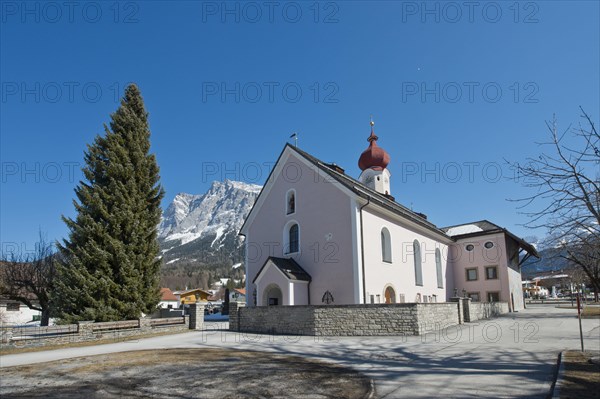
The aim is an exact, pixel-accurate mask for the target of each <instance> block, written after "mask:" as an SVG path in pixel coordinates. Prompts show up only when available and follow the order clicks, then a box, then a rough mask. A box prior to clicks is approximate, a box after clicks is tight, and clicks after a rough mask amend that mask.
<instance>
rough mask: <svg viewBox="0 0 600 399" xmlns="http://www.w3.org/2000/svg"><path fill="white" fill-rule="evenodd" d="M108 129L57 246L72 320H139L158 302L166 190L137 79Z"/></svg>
mask: <svg viewBox="0 0 600 399" xmlns="http://www.w3.org/2000/svg"><path fill="white" fill-rule="evenodd" d="M104 130H105V134H104V135H103V136H100V135H98V136H96V138H95V140H94V143H93V144H92V145H88V148H87V151H86V152H85V157H84V159H85V166H84V167H83V169H82V170H83V174H84V176H85V181H81V182H79V185H78V186H77V187H76V189H75V194H76V197H77V199H76V200H74V201H73V204H74V206H75V210H76V212H77V216H76V218H75V219H74V220H73V219H70V218H67V217H64V216H63V220H64V222H65V223H66V224H67V226H68V228H69V237H68V239H65V240H63V243H62V244H59V245H58V247H59V251H60V254H61V255H62V256H61V262H60V263H59V265H58V266H57V274H58V279H57V280H58V281H57V282H56V287H55V290H54V293H53V305H54V306H53V309H54V311H55V313H56V314H55V316H56V317H58V318H59V319H60V320H61V321H62V322H66V323H69V322H74V321H78V320H95V321H114V320H124V319H135V318H138V317H140V315H141V313H146V314H148V313H151V312H152V311H154V309H155V308H156V306H157V304H158V302H159V287H158V282H159V271H160V259H159V258H158V255H159V246H158V241H157V226H158V223H159V222H160V216H161V209H160V202H161V199H162V197H163V195H164V191H163V189H162V187H161V186H160V184H159V179H160V177H159V168H158V165H157V162H156V158H155V156H154V155H153V154H151V153H150V130H149V127H148V113H147V112H146V110H145V108H144V102H143V100H142V97H141V94H140V91H139V89H138V87H137V86H136V85H133V84H132V85H129V86H128V87H127V88H126V89H125V95H124V97H123V98H122V100H121V104H120V106H119V108H118V109H117V111H116V112H115V113H114V114H112V115H111V122H110V128H109V127H107V126H106V125H104Z"/></svg>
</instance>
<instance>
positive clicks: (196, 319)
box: [190, 302, 205, 330]
mask: <svg viewBox="0 0 600 399" xmlns="http://www.w3.org/2000/svg"><path fill="white" fill-rule="evenodd" d="M204 306H205V304H204V303H200V302H196V303H191V304H190V330H202V329H203V328H204Z"/></svg>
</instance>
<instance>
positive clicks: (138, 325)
mask: <svg viewBox="0 0 600 399" xmlns="http://www.w3.org/2000/svg"><path fill="white" fill-rule="evenodd" d="M189 325H190V321H189V317H188V316H185V317H177V318H169V319H150V318H141V319H138V320H127V321H124V322H119V321H117V322H109V323H94V322H91V321H82V322H79V323H78V324H71V325H64V326H51V327H2V328H0V348H22V347H39V346H46V345H62V344H69V343H74V342H87V341H95V340H100V339H123V340H126V339H130V338H135V337H136V336H139V335H143V334H153V333H162V332H178V331H187V330H189V328H190V327H189Z"/></svg>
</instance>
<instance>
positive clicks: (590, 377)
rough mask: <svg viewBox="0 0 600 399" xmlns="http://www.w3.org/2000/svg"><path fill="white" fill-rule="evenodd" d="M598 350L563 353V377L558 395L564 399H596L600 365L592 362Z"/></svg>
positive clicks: (599, 385) (599, 384)
mask: <svg viewBox="0 0 600 399" xmlns="http://www.w3.org/2000/svg"><path fill="white" fill-rule="evenodd" d="M592 356H595V357H596V358H598V357H599V356H600V353H599V352H578V351H566V352H564V353H563V357H562V362H563V363H564V368H565V370H564V377H563V381H562V385H561V387H560V397H561V398H564V399H567V398H569V399H576V398H577V399H592V398H593V399H597V398H598V389H599V387H600V365H599V364H597V363H592V362H591V361H590V360H591V358H592Z"/></svg>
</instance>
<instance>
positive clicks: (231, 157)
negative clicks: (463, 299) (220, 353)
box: [0, 1, 600, 250]
mask: <svg viewBox="0 0 600 399" xmlns="http://www.w3.org/2000/svg"><path fill="white" fill-rule="evenodd" d="M223 4H225V3H222V2H220V1H219V2H210V1H209V2H194V1H171V2H162V1H125V2H114V1H108V2H73V3H68V2H36V1H31V2H20V1H19V2H14V1H1V2H0V7H1V8H0V12H1V14H0V15H1V25H0V29H1V32H0V33H1V35H0V56H1V58H0V73H1V79H0V80H1V83H2V87H1V99H0V106H1V115H0V129H1V142H0V144H1V149H0V155H1V158H2V175H1V192H0V200H1V204H0V212H1V213H0V217H1V222H2V223H1V227H0V235H1V237H0V241H1V242H2V249H3V250H6V249H7V247H10V248H14V246H15V245H16V246H17V247H19V248H21V249H24V250H29V249H31V248H32V247H33V243H34V242H35V240H36V237H37V232H38V229H41V230H42V231H44V232H46V233H47V236H48V238H49V239H50V240H54V239H60V238H61V237H64V236H65V235H66V234H67V229H66V227H65V226H64V224H63V223H62V221H61V219H60V216H61V215H62V214H64V215H67V216H73V206H72V199H73V197H74V193H73V189H74V187H75V186H76V184H77V182H78V181H79V179H80V178H81V173H80V170H79V168H80V166H81V165H82V163H83V151H84V150H85V148H86V144H87V143H90V142H92V140H93V138H94V136H95V135H96V134H98V133H102V132H103V127H102V125H103V123H108V121H109V115H110V113H112V112H114V111H115V109H116V108H117V106H118V103H117V99H118V97H119V96H120V95H121V94H122V91H123V87H124V86H125V85H126V84H127V83H128V82H131V81H133V82H136V83H137V84H138V85H139V86H140V88H141V90H142V94H143V96H144V99H145V102H146V106H147V108H148V111H149V112H150V123H151V130H152V147H153V151H154V152H155V153H156V154H157V157H158V162H159V165H160V168H161V176H162V184H163V185H164V188H165V190H166V197H165V201H164V205H165V206H166V205H168V203H169V202H170V201H171V200H172V198H173V197H174V196H175V195H176V194H177V193H178V192H189V193H202V192H204V191H205V190H206V189H207V188H208V187H209V185H210V183H211V182H212V181H213V180H222V179H223V178H229V179H234V180H242V181H247V182H251V183H257V184H262V183H263V182H264V180H265V179H266V177H267V174H268V172H269V170H270V167H271V166H272V164H273V162H274V161H275V160H276V158H277V156H278V155H279V153H280V151H281V150H282V148H283V146H284V145H285V143H286V141H287V140H288V138H289V136H290V134H291V133H292V132H298V133H299V146H300V147H301V148H302V149H304V150H306V151H308V152H310V153H312V154H313V155H315V156H317V157H319V158H321V159H322V160H324V161H330V162H336V163H337V164H339V165H341V166H343V167H344V168H345V169H346V172H347V173H348V174H350V175H352V176H354V177H358V174H359V169H358V166H357V160H358V157H359V155H360V153H361V152H362V151H363V150H364V149H365V148H366V147H367V141H366V138H367V137H368V134H369V117H370V115H371V114H372V115H373V118H374V120H375V123H376V125H375V128H376V133H377V134H378V135H379V137H380V140H379V144H380V146H382V147H383V148H385V149H386V150H387V151H388V152H389V153H390V155H391V158H392V161H391V164H390V166H389V168H390V171H391V173H392V194H393V195H394V196H395V197H396V200H397V201H398V202H400V203H402V204H404V205H406V206H409V207H412V208H413V209H414V210H415V211H419V212H423V213H426V214H427V215H428V216H429V219H430V220H431V221H432V222H434V223H436V224H437V225H439V226H445V225H452V224H458V223H462V222H468V221H474V220H479V219H484V218H485V219H489V220H491V221H492V222H495V223H497V224H500V225H502V226H504V227H507V228H509V229H510V230H512V231H514V232H515V233H516V234H518V235H520V236H529V235H534V234H535V235H543V233H542V232H535V231H531V230H527V229H525V228H523V227H521V226H520V225H519V224H521V223H524V222H526V219H525V217H524V216H523V215H519V214H518V211H517V209H516V208H515V204H514V203H511V202H508V201H506V199H507V198H518V197H522V196H525V195H527V194H528V192H527V191H526V190H525V189H524V188H523V187H522V186H521V183H520V182H519V181H515V179H512V177H513V171H512V170H510V169H509V168H508V167H507V166H506V165H504V163H503V162H504V159H509V160H514V161H523V160H524V159H525V158H526V157H527V156H529V155H533V156H535V154H537V153H538V152H539V151H540V149H539V147H538V146H537V145H536V142H540V141H543V140H544V139H545V138H546V137H547V130H546V128H545V124H544V121H545V120H548V119H550V118H551V117H552V115H553V114H556V115H557V118H558V122H559V128H565V127H566V126H568V124H570V123H577V122H578V121H579V109H578V106H579V105H581V106H583V107H584V108H585V109H586V110H587V112H588V113H590V114H591V115H592V117H593V118H594V120H595V121H596V123H598V110H599V109H600V103H599V102H600V99H599V92H600V89H599V87H600V81H599V76H600V65H599V60H600V54H599V49H600V43H599V37H600V27H599V20H600V10H599V6H598V4H599V3H598V2H596V1H580V2H576V1H569V2H561V1H537V2H519V3H515V2H512V1H510V2H477V3H474V5H473V6H472V8H469V6H465V5H464V2H427V3H423V2H420V1H419V2H410V1H409V2H400V1H398V2H392V1H383V2H377V1H373V2H366V1H365V2H363V1H338V2H320V3H315V2H312V1H311V2H228V3H226V5H225V6H223ZM498 173H501V175H502V176H499V175H498Z"/></svg>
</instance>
